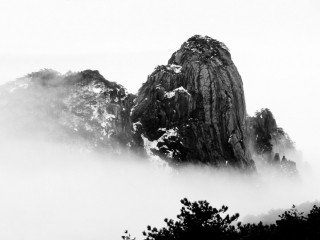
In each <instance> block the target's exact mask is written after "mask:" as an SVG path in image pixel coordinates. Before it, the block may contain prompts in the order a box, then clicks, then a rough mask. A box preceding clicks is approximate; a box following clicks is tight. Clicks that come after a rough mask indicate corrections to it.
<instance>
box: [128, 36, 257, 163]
mask: <svg viewBox="0 0 320 240" xmlns="http://www.w3.org/2000/svg"><path fill="white" fill-rule="evenodd" d="M245 117H246V105H245V98H244V92H243V84H242V80H241V77H240V75H239V73H238V71H237V68H236V66H235V65H234V63H233V62H232V60H231V56H230V53H229V50H228V49H227V47H226V46H225V45H224V44H222V43H220V42H218V41H216V40H214V39H211V38H209V37H201V36H198V35H196V36H194V37H192V38H190V39H189V40H188V41H187V42H185V43H184V44H183V45H182V46H181V48H180V49H179V50H178V51H176V52H175V53H174V54H173V55H172V57H171V58H170V60H169V62H168V65H166V66H158V67H157V68H156V69H155V71H154V72H153V73H152V74H151V75H150V76H149V77H148V80H147V82H146V83H145V84H143V86H142V87H141V89H140V90H139V93H138V97H137V99H136V105H135V106H134V108H133V109H132V121H133V122H134V124H135V126H136V128H135V129H136V132H135V134H136V135H138V136H142V137H141V138H139V137H136V139H137V140H138V141H139V140H140V142H139V143H138V145H139V144H140V146H142V145H143V144H144V145H145V141H149V142H152V143H154V144H153V145H154V146H155V147H154V148H153V149H151V150H152V152H153V153H154V154H156V155H159V156H160V157H162V158H164V159H166V160H169V161H172V163H175V164H178V163H185V162H194V163H198V162H200V163H205V164H210V165H214V166H220V167H222V166H233V167H237V168H240V169H251V168H254V163H253V161H252V160H251V156H250V153H249V151H248V146H247V141H248V139H247V134H246V132H245ZM155 143H156V144H155Z"/></svg>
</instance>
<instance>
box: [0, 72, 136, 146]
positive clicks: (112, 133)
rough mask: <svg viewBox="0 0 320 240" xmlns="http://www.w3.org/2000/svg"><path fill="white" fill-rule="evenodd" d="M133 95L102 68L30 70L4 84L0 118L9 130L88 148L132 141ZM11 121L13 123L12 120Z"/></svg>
mask: <svg viewBox="0 0 320 240" xmlns="http://www.w3.org/2000/svg"><path fill="white" fill-rule="evenodd" d="M134 98H135V96H134V95H132V94H128V93H127V91H126V89H125V88H123V87H122V86H121V85H119V84H116V83H114V82H110V81H108V80H106V79H105V78H104V77H103V76H101V75H100V74H99V72H98V71H91V70H86V71H82V72H79V73H68V74H66V75H62V74H60V73H58V72H55V71H53V70H42V71H39V72H34V73H31V74H29V75H27V76H25V77H23V78H21V79H18V80H16V81H14V82H10V83H8V84H6V85H4V86H2V87H1V88H0V111H1V116H0V123H1V122H6V124H7V125H8V126H9V127H7V128H6V129H5V131H6V134H9V136H10V135H11V134H18V135H21V136H24V134H30V133H31V135H32V136H27V137H34V135H35V134H37V133H45V135H46V136H49V137H50V138H52V139H56V140H59V141H65V142H72V143H73V144H74V143H76V142H81V145H85V146H86V149H87V150H88V149H89V150H90V149H92V148H110V147H112V148H113V149H117V147H120V146H122V145H130V144H131V143H130V141H131V139H132V137H131V128H132V123H131V119H130V109H131V107H132V105H133V100H134ZM8 123H9V124H8Z"/></svg>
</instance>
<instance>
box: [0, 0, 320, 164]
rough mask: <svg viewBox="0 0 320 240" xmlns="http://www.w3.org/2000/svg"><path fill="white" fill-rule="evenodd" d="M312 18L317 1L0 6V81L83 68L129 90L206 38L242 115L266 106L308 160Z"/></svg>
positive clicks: (314, 99) (313, 119)
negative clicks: (226, 68) (233, 72)
mask: <svg viewBox="0 0 320 240" xmlns="http://www.w3.org/2000/svg"><path fill="white" fill-rule="evenodd" d="M319 11H320V2H319V1H317V0H300V1H295V0H273V1H270V0H260V1H256V0H242V1H237V0H233V1H231V0H224V1H213V0H208V1H206V0H199V1H190V0H184V1H174V0H161V1H160V0H159V1H157V0H152V1H150V0H137V1H129V0H127V1H124V0H117V1H109V0H90V1H89V0H52V1H51V0H41V1H40V0H28V1H27V0H25V1H23V0H21V1H17V0H10V1H5V0H1V1H0V32H1V38H0V66H1V67H0V76H1V77H0V82H4V81H7V80H10V79H14V78H16V77H20V76H23V75H25V74H27V73H29V72H30V71H36V70H39V69H41V68H53V69H55V70H58V71H61V72H62V73H64V72H66V71H68V70H72V71H80V70H84V69H88V68H90V69H98V70H99V71H100V72H101V73H102V74H103V75H104V76H105V78H107V79H109V80H112V81H117V82H119V83H121V84H123V85H124V86H126V87H127V88H128V89H129V91H131V92H136V91H137V90H138V88H139V87H140V85H141V84H142V83H143V82H144V81H146V79H147V76H148V74H150V73H151V72H152V71H153V69H154V67H155V66H156V65H159V64H166V62H167V60H168V59H169V57H170V56H171V54H172V53H173V52H174V51H175V50H177V49H178V48H179V47H180V45H181V44H182V43H183V42H184V41H185V40H187V39H188V38H189V37H191V36H192V35H194V34H202V35H208V36H211V37H213V38H216V39H218V40H220V41H222V42H224V43H225V44H226V45H227V46H228V47H229V48H230V50H231V54H232V57H233V60H234V62H235V64H236V66H237V67H238V70H239V72H240V74H241V76H242V78H243V82H244V90H245V94H246V101H247V108H248V113H249V114H251V115H252V114H253V113H254V112H255V111H256V110H257V109H260V108H263V107H268V108H270V109H271V110H272V112H273V113H274V115H275V117H276V119H277V122H278V124H279V125H280V126H282V127H283V128H284V129H285V130H286V131H287V132H288V133H289V134H290V136H291V137H292V138H293V139H294V140H295V141H296V142H297V146H298V148H300V149H302V150H303V152H304V154H305V155H306V156H307V157H308V158H309V159H310V160H311V158H314V157H315V156H312V155H313V154H312V153H310V152H311V151H312V150H313V149H315V148H317V147H318V143H317V141H316V140H315V137H316V136H318V135H319V134H320V129H319V124H317V123H318V122H319V121H320V111H319V109H318V107H317V103H318V102H319V97H318V89H319V86H320V84H319V80H318V79H317V78H318V76H319V69H320V66H319V65H320V64H319V60H318V57H319V55H320V44H319V42H320V34H319V31H320V30H319V29H320V26H319V25H320V15H319ZM309 153H310V154H309ZM313 162H316V160H313ZM319 165H320V164H319Z"/></svg>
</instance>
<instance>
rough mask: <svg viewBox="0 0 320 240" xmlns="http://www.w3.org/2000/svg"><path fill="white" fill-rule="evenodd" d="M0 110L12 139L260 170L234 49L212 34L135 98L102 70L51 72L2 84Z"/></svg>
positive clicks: (193, 43) (194, 42)
mask: <svg viewBox="0 0 320 240" xmlns="http://www.w3.org/2000/svg"><path fill="white" fill-rule="evenodd" d="M0 111H1V116H0V123H1V124H2V125H3V124H4V123H8V122H9V123H10V124H9V125H10V127H6V128H5V131H6V132H7V133H8V132H10V131H11V130H14V131H11V132H15V133H17V132H31V133H32V135H35V133H36V132H41V133H43V132H47V133H50V134H49V135H50V136H52V137H53V138H55V139H59V140H64V141H66V142H68V141H70V142H72V144H74V143H75V142H79V141H80V142H81V145H82V146H83V143H85V145H86V146H87V148H89V149H92V148H100V149H109V150H108V151H110V150H112V151H116V152H117V151H120V150H121V149H124V148H127V149H128V148H130V149H132V150H134V151H136V152H139V153H142V155H144V156H149V157H150V156H151V157H152V158H154V159H158V160H160V159H161V160H164V161H166V162H169V163H170V164H172V165H181V164H184V163H199V164H205V165H210V166H215V167H235V168H237V169H241V170H245V171H246V170H252V169H255V164H254V162H253V161H252V158H251V154H250V152H249V148H248V139H249V137H248V135H249V134H250V133H248V131H246V130H247V128H246V104H245V97H244V90H243V83H242V80H241V76H240V74H239V73H238V70H237V68H236V66H235V65H234V63H233V61H232V59H231V55H230V52H229V50H228V48H227V47H226V46H225V45H224V44H223V43H221V42H219V41H217V40H214V39H212V38H210V37H207V36H205V37H202V36H199V35H195V36H193V37H191V38H189V39H188V40H187V41H186V42H185V43H183V44H182V46H181V48H180V49H179V50H177V51H176V52H175V53H173V55H172V56H171V58H170V59H169V61H168V64H167V65H162V66H158V67H156V69H155V70H154V72H153V73H152V74H151V75H150V76H149V77H148V79H147V81H146V82H145V83H144V84H143V85H142V87H141V88H140V90H139V92H138V95H137V96H135V95H132V94H128V93H127V91H126V89H125V88H124V87H123V86H121V85H119V84H117V83H114V82H110V81H108V80H106V79H105V78H104V77H103V76H101V75H100V73H99V72H98V71H92V70H86V71H82V72H78V73H71V72H70V73H66V74H64V75H63V74H60V73H58V72H55V71H53V70H47V69H46V70H41V71H39V72H34V73H31V74H28V75H27V76H25V77H23V78H21V79H17V80H16V81H14V82H9V83H7V84H5V85H3V86H1V87H0ZM30 130H32V131H30ZM37 130H40V131H37Z"/></svg>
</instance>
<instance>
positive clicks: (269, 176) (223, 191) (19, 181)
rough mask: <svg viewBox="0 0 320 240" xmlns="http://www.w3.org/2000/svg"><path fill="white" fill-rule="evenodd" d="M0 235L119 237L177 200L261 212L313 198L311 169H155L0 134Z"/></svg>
mask: <svg viewBox="0 0 320 240" xmlns="http://www.w3.org/2000/svg"><path fill="white" fill-rule="evenodd" d="M0 144H1V146H2V147H1V151H0V191H1V193H2V194H1V196H2V197H1V199H0V214H1V216H2V217H1V220H0V227H1V229H2V230H1V232H0V238H1V239H32V240H37V239H48V240H50V239H120V236H121V234H122V233H123V231H124V230H125V229H128V230H129V231H130V232H131V233H132V235H134V236H141V232H142V231H143V230H144V229H145V228H146V226H147V225H149V224H150V225H153V226H161V225H163V219H164V218H165V217H170V218H174V217H175V216H176V215H177V213H178V212H179V209H180V207H181V206H180V201H179V200H180V199H182V198H183V197H187V198H189V199H190V200H192V201H195V200H208V201H209V202H210V203H211V204H212V205H213V206H215V207H220V206H221V205H222V204H225V205H227V206H229V211H230V213H235V212H239V213H240V215H241V217H244V216H245V215H247V214H261V213H266V212H267V211H269V210H270V209H272V208H273V209H276V208H288V207H290V206H291V205H292V204H294V203H295V204H299V203H302V202H305V201H308V200H309V201H314V200H316V199H320V198H319V196H320V194H319V192H320V191H319V188H317V181H316V179H315V175H314V174H310V172H309V173H308V175H304V173H301V176H300V178H299V179H296V180H292V179H286V178H281V177H280V176H279V175H277V174H276V173H271V172H260V173H259V174H258V175H254V176H243V175H240V174H237V173H235V172H217V171H215V170H212V169H209V168H207V169H205V168H200V167H195V166H188V167H186V168H184V169H181V170H180V171H176V170H171V171H168V169H165V168H159V167H156V166H154V165H152V164H150V163H149V162H148V161H146V160H143V159H139V158H137V157H136V156H134V155H129V154H121V155H112V154H107V153H94V152H91V153H88V152H84V151H81V150H79V149H78V148H71V147H70V146H67V147H66V145H64V144H60V143H57V142H54V141H51V140H50V139H46V138H42V139H37V140H35V139H34V140H32V139H31V138H29V139H27V140H26V139H23V138H21V139H19V140H17V139H16V138H11V139H10V137H8V136H7V137H6V138H3V137H2V138H1V142H0Z"/></svg>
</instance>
